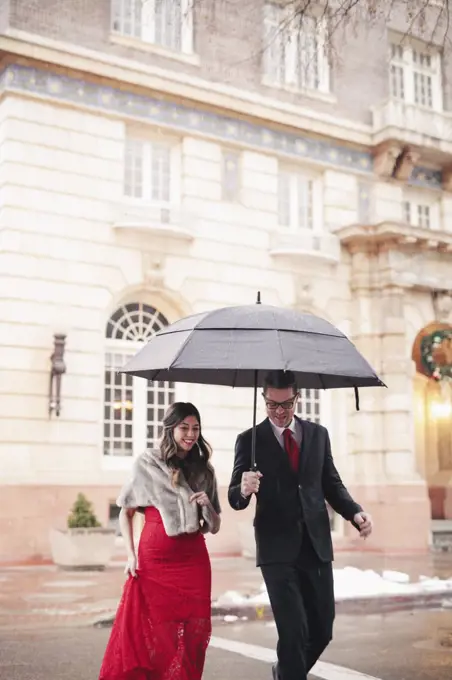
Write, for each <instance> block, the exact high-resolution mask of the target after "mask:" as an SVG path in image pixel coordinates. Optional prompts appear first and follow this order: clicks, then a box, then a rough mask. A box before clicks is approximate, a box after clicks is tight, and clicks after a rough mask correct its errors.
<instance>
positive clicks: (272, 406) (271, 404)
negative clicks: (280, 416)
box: [262, 394, 299, 411]
mask: <svg viewBox="0 0 452 680" xmlns="http://www.w3.org/2000/svg"><path fill="white" fill-rule="evenodd" d="M262 396H263V397H264V401H265V406H266V407H267V408H268V410H269V411H276V409H278V408H282V409H284V411H290V409H292V408H293V407H294V404H295V402H296V401H297V399H298V396H299V395H298V394H296V395H295V396H294V398H293V399H290V400H287V401H281V402H279V401H268V400H267V399H265V395H262Z"/></svg>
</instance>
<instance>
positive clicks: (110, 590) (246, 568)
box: [0, 552, 452, 629]
mask: <svg viewBox="0 0 452 680" xmlns="http://www.w3.org/2000/svg"><path fill="white" fill-rule="evenodd" d="M334 567H335V570H338V571H337V572H336V578H337V583H336V586H337V589H339V591H340V594H341V593H342V595H343V594H344V592H345V591H344V584H343V583H342V581H344V577H347V578H349V577H348V576H347V574H349V576H350V578H349V580H350V579H351V581H355V582H356V581H357V580H358V581H361V582H362V585H361V591H360V592H354V591H349V590H347V592H345V595H346V597H342V596H340V597H339V598H338V596H337V600H338V601H337V609H338V612H341V611H342V612H353V613H357V612H366V613H369V612H370V611H391V610H392V611H393V610H395V609H401V608H415V607H433V606H441V605H442V604H444V603H445V601H448V602H450V603H451V604H452V580H451V581H450V582H449V583H447V584H445V583H433V584H431V587H429V588H427V589H424V591H425V590H426V592H421V593H420V592H417V591H414V592H406V591H410V586H408V584H407V583H404V581H405V580H406V579H405V577H403V574H407V575H408V577H409V578H410V579H411V581H413V582H417V581H418V580H419V577H420V576H424V577H430V578H435V577H436V578H439V579H442V580H447V579H452V554H451V553H443V554H439V555H422V556H421V555H419V556H383V555H379V554H371V553H356V552H354V553H338V554H337V557H336V561H335V564H334ZM345 567H348V568H355V569H356V570H361V571H360V572H358V571H356V572H352V571H351V570H350V569H348V570H347V571H346V572H340V570H341V569H344V568H345ZM367 569H370V570H372V571H373V572H378V573H379V574H381V573H383V572H384V571H385V570H386V571H390V572H402V576H401V575H400V574H399V573H395V574H392V576H391V578H392V579H393V581H392V583H389V585H388V586H387V588H386V590H388V592H387V593H386V592H385V594H384V595H382V593H380V594H376V593H375V592H374V585H373V583H374V582H378V579H380V577H378V576H377V575H376V574H371V573H369V572H367V573H363V572H364V570H367ZM212 571H213V597H212V599H213V602H214V607H213V614H214V616H217V617H223V618H224V617H225V616H226V617H227V618H226V620H235V617H246V618H248V619H252V618H263V619H266V618H269V617H270V616H271V612H270V609H269V607H268V604H267V603H266V593H263V592H262V590H261V585H262V577H261V574H260V570H259V569H256V567H255V566H254V562H253V561H251V560H246V559H244V558H241V557H231V558H212ZM339 577H340V579H339ZM358 577H359V578H358ZM408 577H407V578H408ZM124 579H125V576H124V573H123V564H122V562H115V563H112V564H111V565H110V567H109V568H108V569H107V570H106V571H104V572H95V571H90V572H86V571H85V572H68V571H60V570H58V569H57V568H56V567H54V566H34V567H33V566H30V567H3V568H2V567H0V628H5V627H6V628H10V629H11V628H16V627H36V626H40V627H49V626H62V625H90V624H93V623H95V622H100V621H103V622H104V623H105V625H107V624H108V623H109V622H111V620H112V617H113V616H114V612H115V609H116V606H117V603H118V600H119V598H120V595H121V590H122V585H123V583H124ZM380 581H381V579H380ZM385 583H386V582H385ZM345 585H346V588H348V585H347V584H345ZM353 587H354V586H353ZM369 588H370V590H369ZM228 591H229V594H228ZM231 591H232V592H231ZM369 593H370V594H369ZM356 594H358V595H360V597H356ZM363 594H364V596H363ZM217 600H219V602H218V605H217V604H216V602H217ZM448 602H446V605H447V604H448Z"/></svg>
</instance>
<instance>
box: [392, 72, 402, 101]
mask: <svg viewBox="0 0 452 680" xmlns="http://www.w3.org/2000/svg"><path fill="white" fill-rule="evenodd" d="M391 95H392V96H393V97H396V98H397V99H405V86H404V82H403V68H402V67H401V66H395V65H394V64H393V65H392V66H391Z"/></svg>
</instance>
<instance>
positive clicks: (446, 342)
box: [420, 329, 452, 382]
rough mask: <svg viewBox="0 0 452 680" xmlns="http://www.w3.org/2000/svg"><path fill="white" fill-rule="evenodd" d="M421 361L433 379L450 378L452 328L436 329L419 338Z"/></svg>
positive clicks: (451, 372)
mask: <svg viewBox="0 0 452 680" xmlns="http://www.w3.org/2000/svg"><path fill="white" fill-rule="evenodd" d="M420 349H421V362H422V365H423V367H424V368H425V371H426V373H427V374H428V375H430V376H431V377H432V378H433V379H434V380H437V381H438V382H439V381H440V380H445V379H446V380H447V379H450V380H451V379H452V329H442V330H436V331H434V332H433V333H431V334H430V335H426V336H424V337H423V338H422V340H421V348H420Z"/></svg>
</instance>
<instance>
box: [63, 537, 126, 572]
mask: <svg viewBox="0 0 452 680" xmlns="http://www.w3.org/2000/svg"><path fill="white" fill-rule="evenodd" d="M50 547H51V551H52V559H53V561H54V563H55V564H56V565H57V566H58V567H61V568H62V569H97V570H102V569H105V567H106V566H107V564H108V563H109V562H110V560H111V558H112V556H113V553H114V550H115V530H114V529H104V528H103V527H100V528H93V529H66V530H64V531H62V530H58V529H52V530H51V532H50Z"/></svg>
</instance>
